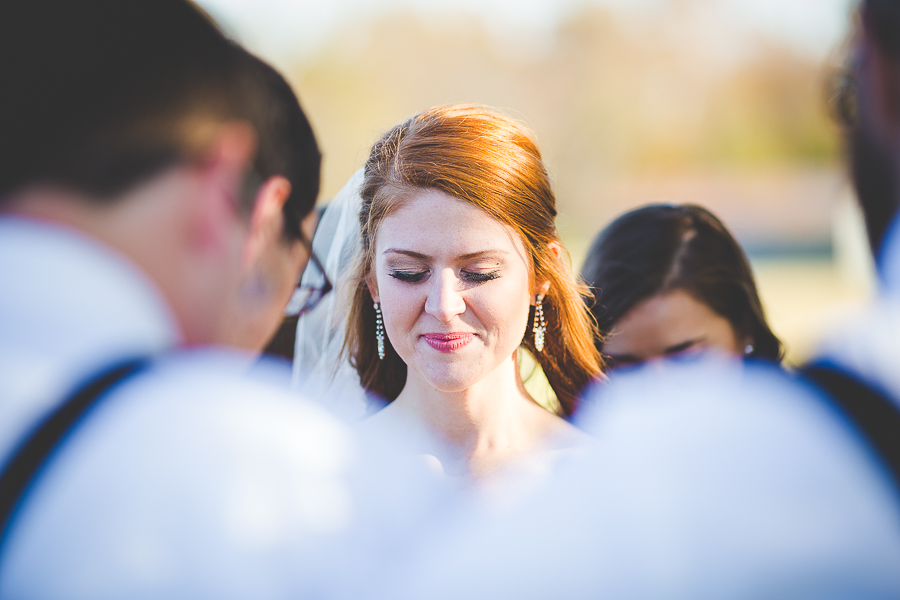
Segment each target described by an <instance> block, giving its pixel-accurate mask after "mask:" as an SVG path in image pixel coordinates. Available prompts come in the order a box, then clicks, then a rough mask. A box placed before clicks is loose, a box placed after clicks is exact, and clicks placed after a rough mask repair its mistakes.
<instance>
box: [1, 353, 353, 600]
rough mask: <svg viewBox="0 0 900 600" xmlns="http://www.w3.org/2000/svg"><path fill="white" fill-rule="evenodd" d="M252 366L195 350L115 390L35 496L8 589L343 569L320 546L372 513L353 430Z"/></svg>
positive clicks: (156, 588)
mask: <svg viewBox="0 0 900 600" xmlns="http://www.w3.org/2000/svg"><path fill="white" fill-rule="evenodd" d="M244 370H245V369H243V368H239V363H238V361H237V360H236V359H235V358H234V357H231V356H226V355H220V354H217V353H206V352H200V353H184V354H181V355H178V356H173V357H170V358H167V359H164V360H162V361H160V362H159V363H158V364H156V365H154V366H153V367H151V368H150V370H149V371H147V372H146V373H144V374H142V375H138V376H135V377H133V378H131V379H129V380H127V381H126V382H124V383H123V384H122V385H121V386H120V387H118V388H116V389H115V390H114V391H113V393H111V394H110V395H109V397H107V398H105V399H104V400H103V401H102V402H101V403H100V404H99V405H98V406H97V408H96V410H94V411H93V412H92V413H91V414H90V415H89V416H88V418H86V419H85V420H84V422H83V423H82V424H80V425H79V427H78V428H77V429H76V430H75V431H74V433H73V434H72V435H71V436H70V438H69V439H68V440H66V441H65V442H64V445H63V446H62V447H61V449H60V451H59V452H58V453H57V454H56V456H54V458H53V459H52V461H51V462H50V463H49V464H48V466H47V468H45V469H44V470H43V471H42V473H41V474H40V478H39V479H38V480H37V483H36V485H35V486H34V488H33V489H32V491H31V492H30V494H29V496H28V497H27V503H26V505H25V508H24V509H23V510H22V511H21V512H20V513H19V515H18V518H17V522H16V526H15V528H14V529H13V530H12V531H11V536H10V538H8V542H9V547H8V548H7V553H6V554H5V556H6V559H5V561H4V564H3V573H4V576H3V577H2V581H3V584H2V585H0V595H4V596H6V595H10V596H15V593H13V592H17V591H24V590H30V593H31V594H34V595H38V596H40V595H43V596H46V597H57V598H102V597H110V598H111V597H122V596H128V595H129V594H131V593H133V592H135V590H137V589H141V590H142V591H143V592H146V591H147V590H152V591H153V593H152V594H149V595H154V594H156V595H157V596H177V595H178V594H179V593H183V592H184V590H187V589H198V590H205V591H207V592H209V591H211V589H212V588H211V587H210V585H211V584H214V587H219V588H220V591H221V592H222V593H221V594H218V593H215V594H213V595H219V596H221V597H230V596H231V595H233V594H235V593H237V590H238V589H240V588H241V587H242V586H246V585H252V586H254V589H260V590H272V589H274V588H280V586H288V585H290V586H294V587H298V586H299V588H300V589H302V588H303V586H304V585H310V581H311V580H313V579H314V578H315V577H321V576H325V575H324V574H325V573H326V572H327V571H328V569H331V572H333V570H334V569H335V568H336V567H335V566H334V565H336V564H337V563H333V564H331V563H329V564H325V563H323V562H322V561H323V560H324V558H323V557H324V556H325V555H326V554H327V552H325V551H320V550H321V548H317V546H319V545H321V546H322V547H325V546H329V545H330V546H334V543H335V541H334V540H335V539H336V537H339V536H341V535H344V534H346V533H347V532H348V531H349V528H350V525H351V524H352V523H353V519H354V518H355V516H356V515H355V513H354V508H355V507H354V502H353V500H354V496H353V492H352V489H351V487H350V483H349V478H348V477H349V475H348V474H349V472H350V470H351V469H352V468H353V465H354V461H355V459H356V456H357V448H356V446H355V444H354V442H353V438H352V436H351V435H350V433H349V431H348V430H347V429H346V428H345V427H344V426H343V424H342V423H340V422H339V421H337V420H336V419H334V418H333V417H331V416H330V415H329V414H327V413H326V412H325V411H324V410H323V409H321V408H320V407H318V406H316V405H314V404H312V403H310V402H309V401H306V400H304V399H302V398H300V397H297V396H291V395H290V394H288V393H287V392H285V391H282V390H280V389H277V388H275V387H273V386H272V385H270V384H267V383H266V382H265V380H266V379H271V377H272V373H267V374H263V375H258V376H256V377H255V378H253V377H247V376H243V375H241V372H243V371H244ZM287 559H290V560H291V561H297V563H298V564H300V563H305V564H309V565H311V569H310V570H302V571H288V570H284V569H282V570H280V571H279V573H278V574H277V576H273V574H272V572H271V562H272V561H276V562H277V561H279V560H287ZM317 570H318V571H319V573H317V572H316V571H317ZM86 574H87V575H86ZM91 574H93V575H91ZM234 586H237V587H234ZM230 588H234V589H230ZM282 591H283V590H282Z"/></svg>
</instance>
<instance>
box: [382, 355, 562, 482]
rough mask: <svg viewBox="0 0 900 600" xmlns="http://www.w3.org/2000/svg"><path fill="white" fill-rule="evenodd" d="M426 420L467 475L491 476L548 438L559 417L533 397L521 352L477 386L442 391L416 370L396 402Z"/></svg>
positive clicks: (399, 408)
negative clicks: (546, 426)
mask: <svg viewBox="0 0 900 600" xmlns="http://www.w3.org/2000/svg"><path fill="white" fill-rule="evenodd" d="M392 405H395V410H402V411H403V412H406V413H407V414H411V415H412V416H413V417H414V418H416V419H418V420H420V421H422V422H424V423H425V424H426V426H427V427H428V428H429V429H430V430H431V431H432V432H433V433H435V434H437V435H438V436H439V437H440V438H442V439H443V441H444V442H446V443H447V445H448V446H449V448H450V450H451V452H452V453H453V456H448V457H442V458H443V459H444V460H443V461H442V462H445V468H446V463H447V462H448V461H449V462H451V463H454V462H456V463H459V464H458V466H457V469H453V468H452V466H451V470H459V471H462V473H463V474H464V475H467V476H473V477H475V478H478V477H479V476H480V475H486V474H489V473H490V472H492V471H495V470H496V469H497V467H498V466H499V465H500V464H501V463H503V462H505V460H506V459H507V458H508V457H510V456H512V455H514V454H518V453H521V452H524V451H528V450H530V449H532V448H533V446H535V444H536V443H537V442H538V441H539V440H540V439H541V438H542V437H543V436H542V434H543V429H542V428H541V427H540V425H541V424H542V423H544V419H545V418H548V417H549V418H553V417H552V415H550V413H547V412H546V410H544V409H543V408H542V407H540V406H539V405H538V404H537V402H535V401H534V399H533V398H532V397H531V396H530V395H529V394H528V392H527V391H526V390H525V387H524V385H523V383H522V378H521V376H520V375H519V368H518V361H517V353H513V355H512V356H510V358H509V360H506V361H504V362H503V363H502V364H501V365H500V366H499V367H498V368H497V369H495V370H494V372H493V373H491V374H490V375H488V376H487V377H485V378H484V379H482V380H481V381H479V382H478V383H477V384H475V385H473V386H471V387H469V388H466V389H464V390H459V391H442V390H438V389H436V388H434V387H433V386H432V385H430V384H429V383H428V382H427V381H426V380H424V379H423V378H421V377H419V376H418V375H416V374H415V373H413V372H410V373H409V375H408V376H407V381H406V385H405V387H404V388H403V391H402V392H401V393H400V395H399V396H398V397H397V399H396V400H394V402H393V403H392Z"/></svg>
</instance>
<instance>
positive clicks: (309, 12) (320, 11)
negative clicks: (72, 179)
mask: <svg viewBox="0 0 900 600" xmlns="http://www.w3.org/2000/svg"><path fill="white" fill-rule="evenodd" d="M198 1H199V4H200V5H201V6H203V7H204V8H205V9H206V10H207V11H209V12H210V13H211V14H212V15H213V16H214V17H215V18H216V19H217V20H218V21H219V22H220V23H222V24H223V26H224V27H225V28H226V30H228V31H229V32H230V33H231V34H232V35H233V36H234V37H236V38H237V39H239V40H240V41H242V42H243V43H244V44H246V45H247V46H248V47H250V48H251V49H253V50H254V51H255V52H257V53H259V54H260V55H262V56H264V57H265V58H268V59H270V60H272V61H274V62H276V63H279V62H283V61H286V60H290V59H293V58H296V57H303V56H308V55H312V54H314V53H315V51H316V49H317V48H318V47H319V46H320V45H322V44H323V43H324V42H325V41H326V40H328V39H329V36H330V35H331V34H332V33H333V32H335V31H336V30H337V29H338V28H339V27H340V26H341V25H342V24H345V23H348V22H356V23H358V22H365V21H366V20H369V19H374V18H378V17H379V16H381V15H386V14H388V13H390V12H392V11H393V12H396V11H399V10H406V11H411V12H414V13H416V14H418V15H419V16H420V17H421V18H422V19H423V20H426V21H436V22H439V21H440V20H442V19H448V18H453V19H463V18H474V19H477V20H478V21H479V22H480V23H481V24H482V25H483V26H484V28H485V29H487V30H488V31H490V32H492V33H493V34H494V35H496V36H498V37H499V38H501V39H502V38H504V37H508V38H511V37H516V36H518V37H522V36H523V35H531V36H535V37H536V38H539V37H541V36H547V35H549V34H551V33H552V31H553V28H554V27H555V26H556V25H557V24H558V23H559V22H560V21H562V20H563V19H565V18H566V16H568V15H570V14H572V13H573V12H575V11H577V10H578V9H579V8H581V7H583V6H584V5H585V4H590V3H592V4H595V5H598V6H605V7H609V8H611V9H613V10H615V11H616V12H617V13H618V14H621V15H623V16H625V17H626V18H632V19H635V20H641V19H653V18H664V15H665V14H666V12H667V11H668V10H671V9H672V8H673V7H682V8H684V7H687V8H688V9H690V10H693V11H695V12H697V13H698V14H700V15H702V16H703V18H705V19H709V20H712V21H714V22H715V23H717V24H719V23H720V24H721V26H722V28H723V30H736V31H739V32H743V33H751V34H762V35H763V36H767V37H772V38H775V39H777V40H779V41H782V42H785V43H787V44H789V45H791V46H793V47H795V48H796V49H797V50H798V51H800V52H802V53H804V54H807V55H808V56H810V57H811V58H814V59H818V58H822V57H824V56H826V55H827V54H828V52H830V51H831V49H832V48H834V47H835V46H836V45H837V44H838V43H839V42H840V40H841V39H842V38H843V37H844V36H845V35H846V32H847V30H848V23H849V16H850V14H851V11H852V8H853V6H855V4H856V2H855V0H452V1H451V0H198Z"/></svg>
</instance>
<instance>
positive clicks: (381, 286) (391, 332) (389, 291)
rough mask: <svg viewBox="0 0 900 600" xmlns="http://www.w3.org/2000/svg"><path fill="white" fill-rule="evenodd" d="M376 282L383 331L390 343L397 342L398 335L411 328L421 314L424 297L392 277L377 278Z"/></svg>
mask: <svg viewBox="0 0 900 600" xmlns="http://www.w3.org/2000/svg"><path fill="white" fill-rule="evenodd" d="M377 281H378V299H379V300H380V302H379V304H380V306H381V314H382V318H383V319H384V327H385V330H386V331H387V332H388V336H389V337H390V338H391V341H392V343H393V342H394V340H397V341H398V342H399V338H398V335H399V334H401V333H402V332H403V331H405V330H408V329H409V328H410V327H412V324H413V323H414V322H415V320H416V318H417V317H418V315H419V314H420V313H421V312H422V308H423V306H424V304H425V297H424V295H423V294H422V293H420V292H419V291H418V290H416V289H415V287H414V286H408V285H405V284H403V283H401V282H399V281H397V280H396V279H394V278H392V277H383V278H382V277H379V278H378V279H377ZM394 345H395V346H396V345H397V344H394Z"/></svg>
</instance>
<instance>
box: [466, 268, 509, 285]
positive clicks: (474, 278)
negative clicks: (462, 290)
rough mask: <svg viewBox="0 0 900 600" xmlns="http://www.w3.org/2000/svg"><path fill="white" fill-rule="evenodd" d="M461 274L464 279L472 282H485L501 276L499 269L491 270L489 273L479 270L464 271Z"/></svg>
mask: <svg viewBox="0 0 900 600" xmlns="http://www.w3.org/2000/svg"><path fill="white" fill-rule="evenodd" d="M460 274H461V275H462V278H463V279H465V280H466V281H469V282H472V283H484V282H485V281H491V280H493V279H497V278H498V277H500V272H499V271H490V272H487V273H483V272H479V271H462V272H461V273H460Z"/></svg>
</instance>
